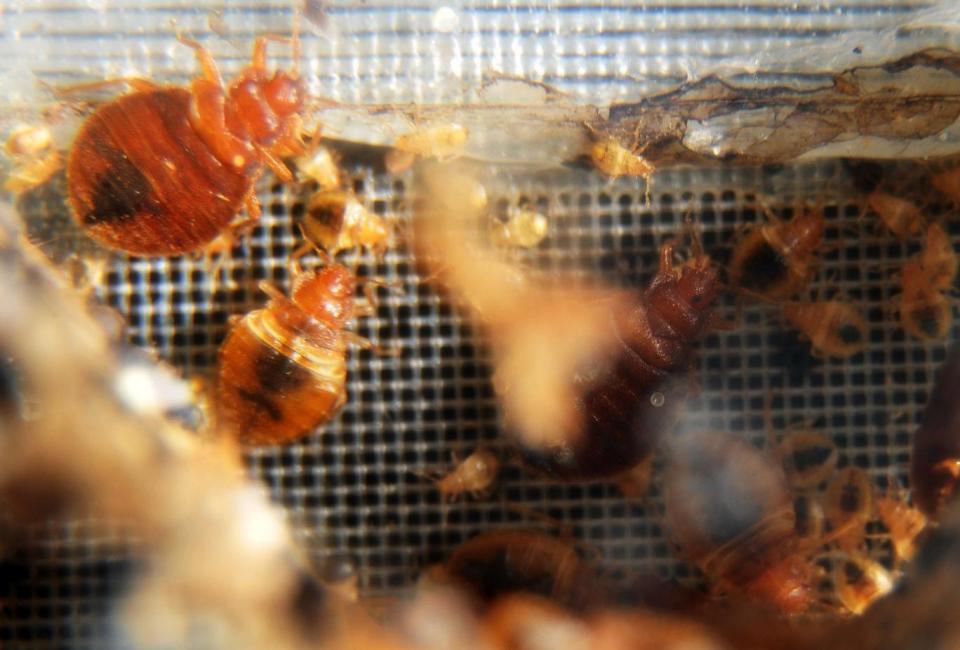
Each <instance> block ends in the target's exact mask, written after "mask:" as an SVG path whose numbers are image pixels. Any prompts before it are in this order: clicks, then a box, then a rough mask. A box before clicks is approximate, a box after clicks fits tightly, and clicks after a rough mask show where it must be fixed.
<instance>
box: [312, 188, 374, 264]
mask: <svg viewBox="0 0 960 650" xmlns="http://www.w3.org/2000/svg"><path fill="white" fill-rule="evenodd" d="M301 230H302V231H303V236H304V238H305V239H306V240H307V242H308V245H309V246H313V247H317V248H321V249H323V250H325V251H327V252H328V253H329V254H330V255H336V254H337V253H339V252H340V251H342V250H346V249H350V248H355V247H363V248H366V249H368V250H370V251H371V252H372V253H374V254H375V255H377V256H382V255H383V254H384V253H385V252H386V250H387V247H388V246H389V245H390V238H391V232H390V226H389V225H388V224H387V222H386V220H385V219H384V218H383V217H381V216H380V215H378V214H376V213H374V212H371V211H369V210H367V209H366V208H365V207H364V205H363V204H362V203H360V201H359V199H357V197H356V196H355V195H354V194H353V193H352V192H349V191H347V190H340V189H333V190H322V191H319V192H316V193H314V194H313V195H312V196H311V197H310V199H309V200H308V201H307V208H306V212H305V213H304V216H303V221H302V222H301Z"/></svg>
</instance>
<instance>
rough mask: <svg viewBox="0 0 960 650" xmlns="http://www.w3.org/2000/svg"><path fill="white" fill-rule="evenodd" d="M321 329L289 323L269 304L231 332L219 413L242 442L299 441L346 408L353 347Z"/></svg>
mask: <svg viewBox="0 0 960 650" xmlns="http://www.w3.org/2000/svg"><path fill="white" fill-rule="evenodd" d="M288 322H291V321H288ZM309 324H310V327H311V328H312V329H314V330H315V329H316V328H323V326H322V325H320V324H319V323H318V322H317V321H313V320H311V321H309ZM315 334H316V332H315V331H308V329H307V328H304V329H303V330H297V329H295V328H291V327H288V326H286V325H284V324H283V323H282V322H281V320H280V319H278V318H277V317H276V316H275V315H274V314H273V312H272V311H270V310H268V309H259V310H257V311H253V312H251V313H249V314H247V316H245V317H244V318H243V320H242V321H240V322H239V323H238V324H237V325H236V327H234V328H233V330H232V331H231V332H230V334H229V336H228V337H227V340H226V341H224V344H223V347H222V348H221V350H220V374H219V385H218V395H217V397H218V414H219V416H220V420H221V422H222V424H223V425H225V426H226V427H227V428H228V429H229V430H230V431H231V432H232V433H233V434H234V435H236V436H237V438H238V439H239V440H240V441H241V442H243V443H245V444H254V445H265V444H282V443H286V442H291V441H293V440H295V439H297V438H299V437H301V436H303V435H305V434H307V433H309V432H310V431H311V430H312V429H314V428H315V427H316V426H318V425H320V424H323V423H324V422H326V421H328V420H329V419H330V418H332V417H333V416H334V415H336V413H337V412H338V411H339V410H340V408H341V407H342V406H343V404H344V402H345V401H346V376H347V369H346V345H345V344H344V342H343V340H342V338H341V337H340V336H339V334H338V333H335V332H333V331H332V330H331V331H329V332H327V334H329V336H324V337H318V336H315Z"/></svg>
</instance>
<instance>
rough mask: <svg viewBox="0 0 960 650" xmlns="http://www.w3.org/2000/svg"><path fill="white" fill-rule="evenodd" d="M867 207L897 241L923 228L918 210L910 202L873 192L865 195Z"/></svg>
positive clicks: (891, 195)
mask: <svg viewBox="0 0 960 650" xmlns="http://www.w3.org/2000/svg"><path fill="white" fill-rule="evenodd" d="M867 207H868V208H869V209H871V210H873V211H874V212H875V213H876V214H877V216H878V217H880V219H881V221H883V223H884V225H885V226H886V227H887V229H888V230H890V232H892V233H893V234H894V235H896V236H897V238H899V239H907V238H909V237H912V236H913V235H916V234H917V233H919V232H920V229H921V228H923V224H924V218H923V213H922V212H921V211H920V208H918V207H917V205H916V204H915V203H913V202H912V201H908V200H907V199H904V198H900V197H898V196H894V195H893V194H887V193H886V192H881V191H880V190H874V191H873V192H871V193H870V194H868V195H867Z"/></svg>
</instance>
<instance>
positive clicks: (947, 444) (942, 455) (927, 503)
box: [910, 347, 960, 521]
mask: <svg viewBox="0 0 960 650" xmlns="http://www.w3.org/2000/svg"><path fill="white" fill-rule="evenodd" d="M957 386H960V347H954V349H953V350H952V351H951V353H950V355H949V356H948V357H947V360H946V361H944V362H943V365H942V366H941V367H940V372H939V374H938V375H937V381H936V383H935V384H934V386H933V390H932V391H931V393H930V397H929V398H928V399H927V406H926V408H925V409H924V411H923V421H922V423H921V424H920V427H919V428H918V429H917V431H916V433H915V434H914V436H913V453H912V454H911V464H910V487H911V492H912V493H913V501H914V504H915V505H916V506H917V507H918V508H919V509H920V511H921V512H923V513H924V514H926V515H927V516H928V517H930V518H931V519H933V520H935V521H936V520H937V519H938V518H939V516H940V513H941V512H942V511H943V508H944V507H945V506H946V505H947V503H948V502H950V501H951V500H952V499H953V497H954V493H955V492H956V489H957V483H958V481H960V400H958V399H957Z"/></svg>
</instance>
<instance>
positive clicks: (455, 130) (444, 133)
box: [384, 124, 469, 174]
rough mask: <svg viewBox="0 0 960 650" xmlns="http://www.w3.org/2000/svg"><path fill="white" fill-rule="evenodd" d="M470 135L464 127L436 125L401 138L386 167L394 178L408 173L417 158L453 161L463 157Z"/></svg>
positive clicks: (390, 152)
mask: <svg viewBox="0 0 960 650" xmlns="http://www.w3.org/2000/svg"><path fill="white" fill-rule="evenodd" d="M468 136H469V131H467V127H465V126H462V125H460V124H433V125H430V126H426V127H422V128H418V129H415V130H413V131H412V132H410V133H405V134H403V135H400V136H398V137H397V139H396V140H395V141H394V143H393V149H391V150H390V151H388V152H387V154H386V156H385V157H384V165H385V166H386V168H387V171H388V172H390V173H391V174H399V173H401V172H404V171H406V170H407V169H409V168H410V166H411V165H413V163H414V162H416V160H417V158H436V159H437V160H440V161H446V160H450V159H452V158H456V157H457V156H458V155H460V152H461V151H462V150H463V147H464V145H465V144H466V143H467V138H468Z"/></svg>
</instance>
